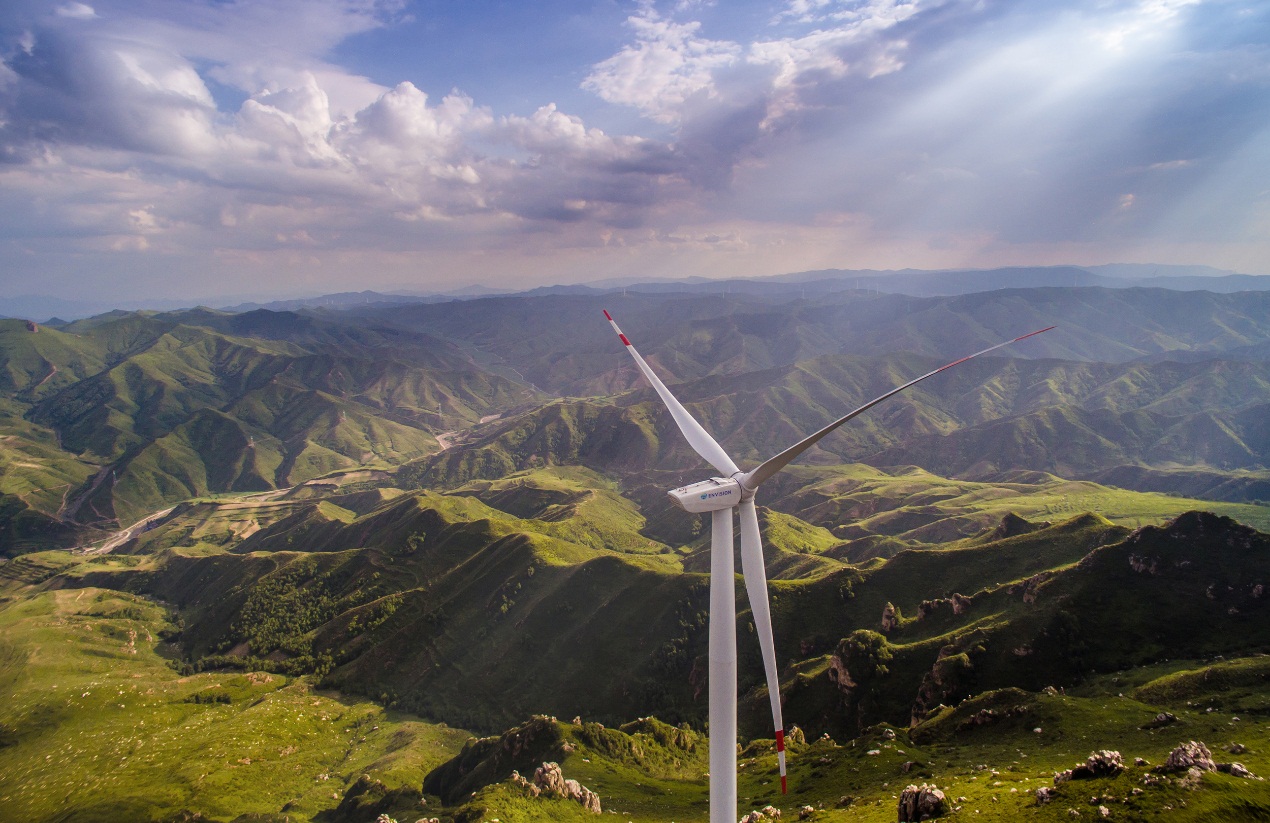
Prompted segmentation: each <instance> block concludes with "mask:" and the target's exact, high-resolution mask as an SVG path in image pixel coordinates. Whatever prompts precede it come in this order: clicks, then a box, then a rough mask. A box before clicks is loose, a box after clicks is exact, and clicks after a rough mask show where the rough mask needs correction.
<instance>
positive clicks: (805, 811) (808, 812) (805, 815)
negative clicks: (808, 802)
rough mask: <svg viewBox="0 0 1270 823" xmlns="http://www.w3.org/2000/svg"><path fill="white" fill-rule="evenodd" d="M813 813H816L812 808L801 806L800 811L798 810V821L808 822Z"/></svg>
mask: <svg viewBox="0 0 1270 823" xmlns="http://www.w3.org/2000/svg"><path fill="white" fill-rule="evenodd" d="M815 813H816V810H815V809H814V808H812V807H811V806H803V807H802V808H801V809H799V810H798V819H799V820H810V819H811V816H812V815H813V814H815Z"/></svg>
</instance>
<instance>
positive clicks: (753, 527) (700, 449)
mask: <svg viewBox="0 0 1270 823" xmlns="http://www.w3.org/2000/svg"><path fill="white" fill-rule="evenodd" d="M604 316H605V317H606V318H607V319H608V321H609V324H610V325H612V326H613V331H615V332H617V336H618V337H619V338H621V340H622V343H623V345H625V346H626V350H627V351H628V352H630V353H631V357H633V358H635V365H637V366H639V370H640V371H641V372H643V373H644V376H645V377H647V378H648V382H649V383H652V384H653V388H654V389H656V390H657V394H658V395H660V396H661V399H662V402H663V403H665V404H666V408H667V409H668V410H669V411H670V416H671V417H672V418H674V421H675V423H676V424H677V425H678V426H679V430H680V431H681V432H683V436H684V438H685V439H686V440H687V441H688V445H689V446H691V447H692V449H693V451H695V452H696V453H697V454H699V455H701V457H702V458H703V459H704V460H705V461H706V462H707V463H709V464H710V465H712V466H714V467H715V468H716V469H717V470H718V471H719V474H720V475H722V476H721V477H712V478H710V479H709V480H703V481H701V482H700V483H693V484H691V485H688V486H681V487H680V488H677V489H673V490H671V491H669V492H667V494H669V495H670V499H671V500H672V501H674V503H675V505H677V506H679V507H680V508H682V509H683V510H684V511H687V512H692V513H694V514H704V513H705V512H710V645H709V659H710V693H709V698H710V709H709V717H710V823H732V821H733V820H735V819H736V811H737V808H736V702H737V700H736V595H735V591H734V585H735V584H734V580H735V575H736V573H735V571H734V567H733V561H732V546H733V539H732V510H733V509H739V510H740V515H741V573H742V575H743V576H744V578H745V594H746V596H747V597H748V598H749V601H750V612H751V614H752V615H753V616H754V629H755V631H756V632H757V634H758V642H759V648H760V651H761V652H762V655H763V670H764V672H765V673H766V675H767V695H768V698H769V699H770V700H771V704H772V724H773V726H774V727H775V730H776V757H777V759H778V760H779V763H780V775H781V794H785V793H786V780H785V722H784V720H782V719H781V691H780V678H779V672H778V670H777V668H776V649H775V647H774V643H773V638H772V614H771V610H770V608H769V607H768V600H767V571H766V570H765V569H764V567H763V544H762V540H761V538H760V536H759V528H758V512H757V510H756V509H755V508H754V492H755V491H757V490H758V487H759V486H761V485H762V484H763V483H764V481H766V480H768V479H769V478H771V477H772V475H774V474H776V473H777V472H779V471H780V470H781V469H783V468H785V466H787V465H788V464H789V463H790V462H792V461H793V460H794V459H795V458H797V457H798V456H799V455H800V454H802V453H803V452H805V451H807V450H808V449H810V448H811V447H812V446H814V445H816V443H818V442H819V441H820V439H821V438H823V437H824V436H825V435H827V434H829V433H830V432H832V431H833V430H834V429H836V428H838V427H839V426H841V425H842V424H843V423H846V422H847V421H848V420H850V419H852V418H853V417H856V416H857V415H859V414H861V413H863V412H865V411H867V410H868V409H871V408H872V407H874V406H876V405H877V404H878V403H881V402H882V401H883V400H886V399H887V398H888V397H891V396H893V395H896V394H899V393H900V392H902V391H904V390H905V389H907V388H909V387H910V386H915V385H917V384H918V383H920V382H922V381H923V380H925V379H926V378H928V377H934V376H935V375H937V374H939V373H940V372H942V371H945V370H947V369H951V368H952V367H953V366H956V365H959V364H961V363H965V362H966V361H967V360H971V359H973V358H975V357H978V356H979V355H981V354H987V353H988V352H990V351H995V350H997V349H999V348H1001V347H1003V346H1008V345H1010V344H1011V343H1017V342H1019V341H1020V340H1026V339H1027V338H1029V337H1035V336H1036V335H1038V334H1041V333H1043V332H1047V331H1049V330H1050V329H1053V328H1054V326H1050V327H1048V328H1044V329H1041V330H1039V331H1034V332H1032V333H1030V334H1025V335H1023V336H1022V337H1016V338H1014V339H1013V340H1007V341H1005V342H1004V343H998V344H997V345H995V346H989V347H988V348H986V349H984V350H983V351H977V352H975V353H974V354H971V355H968V356H966V357H963V358H961V359H960V360H954V361H953V362H951V363H949V364H947V365H945V366H940V367H939V368H937V369H935V370H934V371H931V372H927V373H926V374H923V375H922V376H921V377H918V378H916V379H914V380H910V381H908V382H907V383H905V384H904V385H902V386H898V387H896V388H894V389H891V390H890V391H888V392H887V393H886V394H883V395H881V396H880V397H875V398H874V399H872V400H870V401H869V402H868V403H865V404H864V405H863V406H861V407H859V408H858V409H855V410H854V411H852V412H851V413H850V414H847V415H846V416H844V417H841V418H839V419H837V420H835V421H834V422H832V423H830V424H829V425H828V426H825V427H824V428H823V429H821V430H820V431H818V432H816V433H815V434H813V435H811V436H810V437H806V438H803V439H802V440H800V441H799V442H797V443H795V444H794V445H792V446H790V447H789V448H788V449H785V451H783V452H781V453H780V454H778V455H776V456H775V457H772V458H769V459H768V460H767V461H766V462H765V463H763V464H762V465H760V466H759V467H758V468H756V469H753V470H752V471H748V472H745V471H741V469H739V468H738V467H737V465H736V464H735V463H733V462H732V458H731V457H729V456H728V453H727V452H725V451H724V450H723V447H722V446H720V445H719V444H718V443H717V442H716V441H715V439H714V438H713V437H711V436H710V434H709V432H707V431H706V430H705V429H703V428H702V427H701V424H700V423H698V422H697V421H696V419H695V418H693V416H692V415H691V414H689V413H688V410H687V409H685V408H684V406H683V404H682V403H680V402H679V401H678V400H676V399H675V396H674V395H673V394H671V393H670V389H668V388H666V384H665V383H663V382H661V379H660V378H658V377H657V375H656V374H654V373H653V370H652V369H651V368H650V367H649V365H648V363H646V362H645V361H644V358H642V357H640V355H639V352H638V351H636V350H635V347H634V346H632V345H631V341H630V340H628V339H627V338H626V335H625V334H622V330H621V329H620V328H618V326H617V323H616V322H615V321H614V320H613V316H612V315H610V314H609V313H608V311H607V310H606V311H605V312H604Z"/></svg>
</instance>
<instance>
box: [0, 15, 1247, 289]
mask: <svg viewBox="0 0 1270 823" xmlns="http://www.w3.org/2000/svg"><path fill="white" fill-rule="evenodd" d="M0 60H2V61H3V63H2V64H0V292H3V293H4V294H6V295H8V296H15V295H20V294H34V293H39V294H50V295H54V296H58V297H66V298H75V297H80V298H91V299H102V298H109V297H118V298H119V299H121V300H123V299H125V298H126V299H129V300H133V299H140V298H145V297H153V298H175V299H183V298H198V299H208V300H215V299H217V298H225V297H229V296H234V297H247V296H253V297H268V296H281V295H288V294H303V293H320V292H329V291H344V290H354V289H363V288H371V289H381V290H414V291H428V290H434V289H436V290H440V289H448V288H453V287H457V286H462V285H466V284H470V283H477V282H480V283H485V284H489V285H494V286H525V287H530V286H533V285H539V284H543V283H558V282H575V281H582V280H589V279H598V278H605V277H614V276H631V275H646V276H649V277H657V276H676V275H705V276H725V275H731V276H736V275H741V276H745V275H761V274H775V273H781V272H788V271H799V270H806V269H819V268H829V267H840V268H866V267H867V268H904V267H918V268H945V267H991V266H998V265H1018V264H1041V265H1044V264H1059V263H1077V264H1097V263H1108V262H1157V263H1191V264H1207V265H1212V266H1216V267H1219V268H1227V269H1232V270H1237V271H1244V272H1249V273H1270V4H1266V3H1264V2H1258V1H1256V0H1132V1H1128V0H1126V1H1125V2H1116V0H1088V1H1087V2H1071V3H1061V4H1059V3H1048V2H1046V3H1041V2H1016V1H1013V0H966V1H965V2H959V1H958V0H865V1H864V2H839V1H838V0H779V1H778V2H722V0H720V2H701V0H674V2H661V3H657V2H650V1H648V0H645V1H644V2H617V1H616V0H613V1H612V2H596V3H582V2H564V1H563V0H551V2H535V3H517V2H463V3H457V2H438V1H434V2H404V0H253V1H252V2H245V1H244V2H233V1H232V0H231V1H223V2H207V1H205V0H100V2H95V3H90V2H67V3H61V4H59V3H57V2H53V3H47V2H31V0H10V1H9V2H8V3H6V4H4V6H3V8H2V9H0Z"/></svg>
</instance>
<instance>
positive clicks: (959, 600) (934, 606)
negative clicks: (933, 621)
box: [917, 594, 973, 620]
mask: <svg viewBox="0 0 1270 823" xmlns="http://www.w3.org/2000/svg"><path fill="white" fill-rule="evenodd" d="M972 602H973V601H972V600H971V599H970V598H969V597H966V596H965V595H964V594H953V596H952V597H941V598H938V599H936V600H923V601H922V602H921V603H919V604H918V605H917V619H918V620H924V619H926V618H927V617H930V616H931V615H932V614H934V613H935V612H937V611H939V610H941V609H943V608H944V607H945V606H951V607H952V613H953V615H954V616H955V615H962V614H965V613H966V612H968V611H970V604H971V603H972Z"/></svg>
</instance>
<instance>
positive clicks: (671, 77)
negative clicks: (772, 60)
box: [582, 9, 741, 123]
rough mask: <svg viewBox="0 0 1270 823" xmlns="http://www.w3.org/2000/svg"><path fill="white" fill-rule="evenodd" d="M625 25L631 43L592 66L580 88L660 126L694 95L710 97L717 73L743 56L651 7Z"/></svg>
mask: <svg viewBox="0 0 1270 823" xmlns="http://www.w3.org/2000/svg"><path fill="white" fill-rule="evenodd" d="M626 24H627V26H629V27H630V29H631V31H632V32H634V35H635V42H634V43H633V44H631V45H628V46H624V47H623V48H622V50H621V51H619V52H618V53H617V54H615V55H613V56H612V57H610V58H608V59H607V60H604V61H603V62H601V63H599V64H598V65H596V66H595V68H594V69H593V70H592V72H591V73H590V74H589V75H588V76H587V78H586V79H585V80H584V81H583V83H582V85H583V87H584V88H586V89H589V90H591V91H593V92H595V93H596V94H598V95H599V96H600V97H602V98H604V99H605V100H607V101H609V102H610V103H621V104H625V105H629V106H635V107H636V108H638V109H640V110H641V111H643V112H644V113H645V114H646V115H648V116H649V117H651V118H652V119H653V120H657V121H659V122H663V123H672V122H675V121H677V120H678V119H679V117H680V114H681V110H682V108H683V106H684V105H685V103H687V102H688V101H689V100H690V99H692V98H693V97H695V96H698V95H704V96H706V97H711V96H714V94H715V86H714V74H715V72H716V71H718V70H719V69H722V68H725V67H727V66H731V65H733V64H734V63H735V62H736V61H737V59H738V58H739V56H740V54H741V47H740V46H739V45H738V44H736V43H730V42H727V41H723V40H707V39H704V38H702V37H699V36H697V31H698V29H699V28H700V25H701V24H700V23H696V22H689V23H676V22H674V21H671V20H665V19H663V18H662V17H661V16H660V15H658V14H657V12H656V11H655V10H653V9H645V10H643V11H642V12H641V13H639V14H636V15H634V16H632V17H630V18H629V19H628V20H627V21H626Z"/></svg>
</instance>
